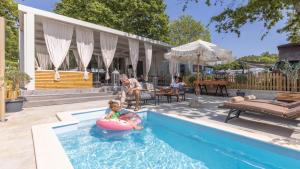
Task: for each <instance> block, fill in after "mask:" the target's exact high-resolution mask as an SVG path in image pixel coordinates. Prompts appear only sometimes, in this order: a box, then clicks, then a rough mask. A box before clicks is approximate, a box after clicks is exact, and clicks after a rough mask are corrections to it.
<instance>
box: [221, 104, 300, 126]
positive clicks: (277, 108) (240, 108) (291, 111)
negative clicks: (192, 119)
mask: <svg viewBox="0 0 300 169" xmlns="http://www.w3.org/2000/svg"><path fill="white" fill-rule="evenodd" d="M221 107H222V108H225V109H230V110H229V112H228V115H227V117H226V119H225V123H227V122H228V121H229V120H231V119H234V118H239V116H240V114H241V113H242V112H246V111H250V112H256V113H261V114H270V115H274V116H278V117H282V118H286V119H296V118H298V117H300V103H294V104H290V105H288V104H286V105H279V104H272V103H271V102H266V101H263V100H255V101H254V100H240V101H237V102H233V101H229V102H225V103H224V104H223V106H221Z"/></svg>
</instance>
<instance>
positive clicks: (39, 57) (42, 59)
mask: <svg viewBox="0 0 300 169" xmlns="http://www.w3.org/2000/svg"><path fill="white" fill-rule="evenodd" d="M35 51H36V61H37V63H38V66H39V68H40V69H41V70H47V69H48V68H49V66H50V65H51V60H50V57H49V55H48V51H47V48H46V46H41V45H36V46H35Z"/></svg>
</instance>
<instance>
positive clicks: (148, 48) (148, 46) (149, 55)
mask: <svg viewBox="0 0 300 169" xmlns="http://www.w3.org/2000/svg"><path fill="white" fill-rule="evenodd" d="M144 46H145V56H146V76H145V80H146V81H148V73H149V70H150V67H151V61H152V45H151V44H150V43H147V42H145V43H144Z"/></svg>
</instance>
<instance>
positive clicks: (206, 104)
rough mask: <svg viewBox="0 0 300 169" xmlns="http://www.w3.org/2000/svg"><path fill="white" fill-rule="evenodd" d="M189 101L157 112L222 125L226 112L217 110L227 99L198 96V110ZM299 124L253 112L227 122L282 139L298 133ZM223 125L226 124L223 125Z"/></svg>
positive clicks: (174, 103)
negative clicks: (206, 120)
mask: <svg viewBox="0 0 300 169" xmlns="http://www.w3.org/2000/svg"><path fill="white" fill-rule="evenodd" d="M190 99H194V97H192V98H191V97H189V98H188V99H187V101H185V102H173V103H172V104H161V105H159V106H158V107H157V110H158V111H160V112H164V113H167V114H177V115H180V116H184V117H187V118H191V119H200V118H201V119H209V120H212V121H215V122H220V123H224V121H225V119H226V117H227V113H228V110H226V109H221V108H218V106H219V105H221V104H222V103H223V102H224V101H226V100H228V99H229V98H224V97H214V96H199V97H198V101H199V102H200V103H201V105H199V108H192V107H190V106H189V103H188V100H190ZM299 123H300V121H299V120H289V119H283V118H280V117H276V116H271V115H267V114H257V113H253V112H247V113H243V114H241V116H240V118H239V119H232V120H230V121H229V122H228V124H230V125H233V126H235V127H239V128H242V129H243V130H247V129H252V130H256V131H261V132H266V133H270V134H273V135H278V136H283V137H291V135H292V134H293V133H296V132H298V133H300V127H299V126H298V125H299ZM224 125H226V124H225V123H224Z"/></svg>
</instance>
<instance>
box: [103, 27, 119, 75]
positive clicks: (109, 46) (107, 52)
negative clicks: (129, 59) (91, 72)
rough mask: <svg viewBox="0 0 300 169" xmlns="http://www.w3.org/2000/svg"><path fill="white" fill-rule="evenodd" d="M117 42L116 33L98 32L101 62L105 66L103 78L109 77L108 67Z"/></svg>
mask: <svg viewBox="0 0 300 169" xmlns="http://www.w3.org/2000/svg"><path fill="white" fill-rule="evenodd" d="M117 43H118V36H117V35H113V34H110V33H105V32H100V45H101V52H102V58H103V62H104V64H105V68H106V75H105V80H108V79H109V78H110V77H109V71H108V68H109V66H110V64H111V62H112V61H113V58H114V55H115V52H116V47H117Z"/></svg>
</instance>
